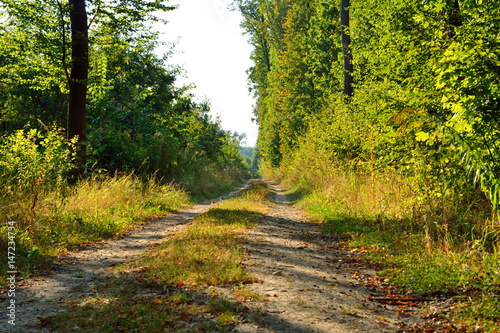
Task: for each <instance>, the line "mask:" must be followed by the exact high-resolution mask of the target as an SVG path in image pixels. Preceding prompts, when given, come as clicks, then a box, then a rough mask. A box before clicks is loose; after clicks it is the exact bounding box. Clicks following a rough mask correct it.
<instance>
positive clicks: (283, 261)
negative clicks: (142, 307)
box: [0, 187, 420, 332]
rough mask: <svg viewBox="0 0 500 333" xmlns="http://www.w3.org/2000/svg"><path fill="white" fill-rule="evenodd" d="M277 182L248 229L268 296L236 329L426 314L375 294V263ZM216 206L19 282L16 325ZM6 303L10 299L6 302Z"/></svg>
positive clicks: (338, 327)
mask: <svg viewBox="0 0 500 333" xmlns="http://www.w3.org/2000/svg"><path fill="white" fill-rule="evenodd" d="M273 190H274V191H275V192H276V204H275V206H274V207H273V209H272V210H271V212H270V213H269V214H268V215H267V216H265V217H264V218H263V220H262V222H261V223H260V224H259V226H258V227H256V228H254V229H253V230H251V231H250V232H248V233H247V238H248V240H247V241H246V243H245V244H244V249H245V251H246V252H247V258H246V259H247V260H245V266H246V269H247V270H248V271H249V272H250V273H251V274H252V275H254V276H256V277H257V278H258V279H260V280H261V283H254V284H249V285H247V286H246V288H247V289H249V290H251V291H255V292H257V293H258V294H259V295H261V296H263V297H264V299H265V300H264V301H253V302H247V303H245V305H246V306H247V307H249V308H250V309H253V310H257V312H258V313H261V315H260V316H259V317H258V318H257V317H254V318H246V317H244V316H243V317H242V320H241V322H240V323H238V324H237V325H236V326H235V327H234V331H237V332H397V331H398V330H400V329H399V327H400V324H401V322H403V321H406V322H409V323H415V322H418V321H419V319H418V317H420V316H417V314H418V313H419V311H420V310H418V309H415V308H412V309H409V310H408V311H407V312H406V313H407V314H413V315H411V316H408V317H406V316H401V315H400V314H399V315H398V307H397V306H394V305H385V304H380V303H375V302H371V301H368V298H369V296H370V294H374V293H376V291H375V289H373V290H372V291H369V290H368V289H367V288H366V287H365V286H364V285H363V283H361V282H360V281H359V279H356V278H355V277H354V276H361V275H363V274H365V276H370V275H371V276H373V275H374V274H375V271H374V270H373V269H372V268H370V265H367V264H365V263H363V262H362V261H360V260H359V258H358V256H357V255H356V254H355V253H353V252H349V251H346V250H344V249H342V248H341V246H339V243H340V240H339V239H338V238H336V237H335V236H332V235H324V234H321V233H320V232H319V231H318V225H317V224H315V223H311V222H310V221H308V219H307V218H306V216H304V215H303V214H302V213H301V212H300V210H298V209H296V208H294V207H291V206H290V205H289V203H288V202H287V198H286V196H285V195H284V194H283V193H282V192H281V191H280V190H279V189H278V188H277V187H273ZM240 191H241V189H240ZM236 192H237V191H235V192H233V193H231V194H230V195H227V196H224V197H221V198H219V199H217V200H213V201H212V202H215V201H218V200H223V199H226V198H228V197H230V196H232V195H234V194H236ZM209 206H210V202H207V203H204V204H200V205H196V206H194V207H192V208H190V209H188V210H185V211H183V212H181V213H177V214H172V215H169V216H167V217H166V218H164V219H161V220H158V221H154V222H151V223H149V224H147V225H145V226H144V227H142V228H141V229H140V230H136V231H134V232H132V233H130V234H128V235H125V236H123V237H122V238H121V239H117V240H109V241H106V242H102V243H100V244H96V245H93V246H91V247H88V248H86V249H85V250H84V251H81V252H78V253H73V254H71V255H69V256H67V257H65V258H63V260H62V263H61V264H60V266H59V268H58V271H57V273H56V274H52V275H50V276H46V277H40V278H37V279H35V280H34V281H32V282H34V283H35V284H34V285H31V286H29V287H22V288H20V289H19V290H18V293H17V295H16V296H17V297H16V303H17V304H20V306H18V313H17V316H16V328H17V330H16V329H15V330H10V332H12V331H19V332H41V331H43V330H42V329H41V328H39V327H34V326H33V325H34V324H36V323H37V322H39V319H40V318H45V317H49V316H53V315H55V314H56V313H57V312H58V311H60V309H59V307H58V303H59V302H65V301H67V300H70V299H72V298H75V299H76V298H79V297H82V295H91V294H92V290H93V288H94V286H95V285H97V284H98V283H100V282H102V281H103V280H104V278H105V277H106V275H107V274H108V271H109V269H108V268H109V267H113V266H115V265H117V264H120V263H122V262H125V261H127V260H130V259H132V258H133V257H136V256H138V255H139V254H141V253H143V252H144V251H145V250H146V249H147V248H148V246H149V245H150V244H153V243H158V242H161V240H162V239H163V238H164V237H165V234H167V233H172V232H175V231H177V230H180V228H183V227H184V226H185V225H186V224H187V223H188V222H189V221H190V220H191V219H192V218H194V217H195V216H196V215H198V214H201V213H203V212H204V211H206V210H207V209H208V208H209ZM219 290H221V292H222V293H223V294H224V295H225V297H227V298H230V299H233V300H237V297H236V296H235V295H234V290H232V289H231V288H219ZM3 296H4V295H3ZM6 305H7V304H5V299H2V307H3V309H6ZM4 311H5V310H4ZM255 312H256V311H254V313H255ZM4 318H5V316H4ZM25 325H28V326H25ZM2 329H5V326H3V327H0V330H2Z"/></svg>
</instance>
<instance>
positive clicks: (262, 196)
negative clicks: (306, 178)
mask: <svg viewBox="0 0 500 333" xmlns="http://www.w3.org/2000/svg"><path fill="white" fill-rule="evenodd" d="M270 205H271V203H270V201H269V199H268V190H267V187H266V185H265V184H264V183H253V184H252V186H251V188H250V189H249V190H247V191H245V193H243V194H242V195H241V196H239V197H236V198H232V199H229V200H225V201H222V202H220V203H218V204H217V205H215V206H214V207H212V208H211V209H210V210H209V211H207V212H206V213H204V214H202V215H200V216H198V217H197V218H196V219H195V220H193V221H192V223H191V224H190V225H189V226H188V227H187V228H185V229H184V230H183V231H181V232H179V233H177V234H173V235H171V237H170V238H169V239H168V240H167V241H165V242H164V243H162V244H159V245H157V246H155V247H153V248H152V249H151V251H148V253H146V254H145V255H144V256H143V257H142V258H140V259H139V260H138V261H136V262H134V263H131V264H126V265H123V266H121V267H117V268H116V277H115V278H113V279H110V282H109V283H106V284H103V285H101V286H99V287H98V288H97V289H96V290H95V291H94V294H93V295H91V296H88V295H86V296H85V297H83V298H82V299H80V300H77V301H74V302H72V303H69V304H67V307H68V308H69V310H68V311H66V312H64V313H61V314H59V315H58V316H57V317H53V318H46V319H44V320H42V322H43V323H44V325H45V326H46V327H48V328H49V329H55V330H57V331H61V332H71V331H74V330H78V331H82V332H116V331H134V330H136V331H139V332H148V331H149V332H196V331H229V330H231V329H232V327H233V325H234V324H235V323H236V322H238V321H239V320H240V317H241V316H245V317H247V318H252V317H258V316H259V315H260V314H259V313H258V311H250V310H249V309H248V308H247V307H246V306H245V305H244V303H243V302H244V301H245V300H248V299H250V298H251V299H258V295H253V294H251V293H250V292H248V291H247V290H246V289H245V287H244V283H246V282H250V281H253V278H252V277H251V276H249V275H248V274H247V273H246V272H245V271H244V267H243V264H242V260H243V259H244V253H243V251H242V250H241V249H240V247H239V244H240V243H241V241H242V240H243V239H244V235H243V232H244V231H245V230H246V229H248V228H250V227H252V226H253V225H255V224H256V223H258V221H259V219H260V217H261V216H262V215H263V214H264V213H265V212H266V211H267V210H268V209H269V206H270ZM221 284H222V285H227V284H233V285H235V289H236V291H237V292H238V293H239V294H240V295H241V297H240V302H234V301H229V300H227V299H225V298H224V297H221V296H219V295H218V292H217V286H218V285H221Z"/></svg>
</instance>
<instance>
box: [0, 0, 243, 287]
mask: <svg viewBox="0 0 500 333" xmlns="http://www.w3.org/2000/svg"><path fill="white" fill-rule="evenodd" d="M77 3H79V4H80V5H81V4H82V3H83V5H84V6H83V8H82V7H81V6H80V7H78V6H79V5H78V4H77ZM77 8H79V9H78V10H80V11H85V14H86V15H87V16H88V17H87V18H86V20H87V21H86V22H87V23H86V27H87V30H88V31H86V34H87V35H86V36H85V38H84V39H83V42H85V44H86V47H87V50H85V48H84V50H83V53H84V57H85V58H87V60H88V64H87V65H88V66H87V68H83V69H84V71H85V69H86V74H85V75H87V77H86V78H85V79H82V78H78V77H75V76H74V74H75V72H76V71H78V70H80V71H81V70H82V68H81V66H82V64H81V63H80V64H78V62H79V61H80V60H81V59H80V56H81V55H78V53H75V48H78V47H79V46H78V45H76V46H75V44H78V43H81V42H82V39H81V38H80V37H81V35H79V34H80V33H83V32H78V31H75V27H74V20H75V18H74V16H73V15H74V11H75V10H76V9H77ZM172 9H173V7H169V6H166V5H165V2H164V1H140V0H134V1H128V0H116V1H101V0H95V1H86V2H85V1H83V2H82V1H67V0H46V1H45V0H44V1H31V0H23V1H7V0H5V1H0V22H1V23H0V24H1V29H0V41H1V42H0V45H1V46H0V82H1V84H0V184H1V185H0V186H1V189H0V211H1V213H0V223H1V229H2V232H1V236H0V248H1V249H2V250H4V251H3V253H7V248H8V247H7V245H8V242H9V238H8V232H7V230H8V227H9V226H12V224H14V225H15V228H16V236H15V241H16V251H15V253H16V256H17V259H16V260H15V261H16V264H17V265H18V266H19V267H18V269H19V271H20V272H22V273H23V274H25V275H29V274H31V272H32V270H33V267H35V266H38V265H40V264H41V263H44V262H46V259H48V258H50V256H53V255H56V254H60V253H63V252H64V251H66V250H68V249H72V248H74V247H76V246H78V245H79V244H82V243H84V242H88V241H94V240H96V239H99V238H102V237H111V236H113V235H115V234H117V233H122V232H124V231H126V230H128V229H129V228H131V227H132V226H134V225H136V224H137V223H139V222H140V221H144V220H147V219H148V218H151V217H154V216H159V215H162V214H165V213H168V212H171V211H175V210H177V209H179V208H181V207H183V206H185V205H188V204H190V203H191V202H192V200H198V199H200V198H206V197H215V196H218V195H220V194H221V193H222V192H225V191H227V190H228V189H230V188H231V187H233V186H234V185H235V184H237V183H241V182H242V181H243V180H244V179H246V178H248V176H249V173H248V171H247V166H246V165H245V162H244V160H243V158H242V157H241V155H240V153H239V151H238V146H239V144H240V142H239V141H238V140H239V136H236V135H232V134H231V133H229V132H226V131H224V130H223V129H222V127H221V124H220V122H219V121H218V120H217V119H213V118H212V117H211V116H210V115H209V111H210V102H209V101H205V102H195V97H194V96H193V95H192V94H191V93H190V89H189V87H188V86H185V87H178V86H176V85H175V81H176V77H177V76H178V75H181V74H182V69H181V68H179V67H177V66H174V65H169V64H168V57H169V54H170V52H172V46H171V47H170V48H169V49H170V51H168V52H167V54H165V55H164V56H159V55H158V54H157V52H156V51H155V50H156V49H157V47H158V46H160V45H161V44H160V42H159V41H158V33H157V32H155V31H154V30H153V29H152V28H151V27H150V26H151V22H155V21H156V22H158V21H161V20H160V19H159V18H158V17H157V16H156V15H157V14H158V13H159V12H161V11H165V10H172ZM80 14H81V13H80ZM75 39H77V40H78V41H75ZM80 46H81V45H80ZM80 51H81V49H80ZM82 57H83V56H82ZM75 62H76V63H77V64H75ZM84 67H85V66H84ZM80 74H82V73H80ZM82 75H83V74H82ZM75 84H76V85H85V89H86V92H83V108H82V105H81V98H80V97H81V96H80V97H78V96H77V97H75V96H74V95H75V94H77V95H78V94H80V95H81V93H82V90H81V88H82V87H79V88H78V87H77V88H75V87H73V85H75ZM75 89H76V90H75ZM79 89H80V90H79ZM75 91H76V92H75ZM72 98H76V100H72ZM78 98H80V99H78ZM70 100H71V101H72V102H70ZM71 103H73V104H75V103H76V104H79V105H78V107H76V106H74V105H73V106H72V105H71ZM75 110H76V111H75ZM75 112H76V113H77V114H76V115H75ZM82 118H83V126H84V127H83V130H82V128H81V125H82ZM70 129H71V130H70ZM78 131H81V132H80V133H78ZM8 222H11V224H8ZM1 262H2V268H1V271H2V272H3V273H2V274H4V273H5V272H7V271H8V269H6V266H5V265H6V264H7V260H6V257H4V258H3V259H2V261H1ZM2 281H5V279H2Z"/></svg>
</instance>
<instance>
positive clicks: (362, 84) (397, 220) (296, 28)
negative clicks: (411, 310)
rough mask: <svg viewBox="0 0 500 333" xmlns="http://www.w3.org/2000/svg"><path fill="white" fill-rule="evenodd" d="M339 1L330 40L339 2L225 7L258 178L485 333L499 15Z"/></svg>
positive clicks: (494, 290)
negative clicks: (242, 66) (348, 80)
mask: <svg viewBox="0 0 500 333" xmlns="http://www.w3.org/2000/svg"><path fill="white" fill-rule="evenodd" d="M342 4H343V5H346V4H347V6H348V12H349V20H347V21H344V20H342V21H343V22H347V23H344V26H343V27H342V26H341V17H340V16H341V1H337V2H331V1H325V0H313V1H301V0H296V1H286V0H236V1H235V2H234V6H235V8H237V9H238V10H240V11H241V13H242V15H243V17H244V22H243V23H242V27H243V28H244V29H245V32H246V34H247V35H248V37H249V39H250V42H251V44H252V45H253V47H254V49H253V53H252V59H253V61H254V66H253V67H252V68H250V69H249V70H248V75H249V81H250V89H251V91H253V93H254V94H255V97H256V98H257V102H256V105H255V117H256V119H257V121H258V123H259V129H260V130H259V137H258V145H257V147H256V152H258V154H259V156H260V163H261V164H260V167H261V171H262V172H263V173H264V175H266V176H269V177H275V178H280V179H282V180H285V181H287V182H288V183H289V184H290V186H291V187H292V188H293V190H294V191H295V193H296V194H300V196H299V197H297V202H298V204H299V205H301V206H302V207H304V209H305V210H306V211H308V212H309V213H310V214H311V215H312V216H313V217H315V218H317V219H318V220H321V221H324V224H323V225H324V228H325V231H326V232H332V233H348V234H350V235H351V236H352V237H351V238H352V241H351V245H352V246H358V247H360V248H362V247H365V248H367V249H375V251H368V252H371V256H372V258H374V259H376V260H379V261H382V262H384V263H386V264H387V265H388V266H389V267H393V268H391V271H390V272H388V274H391V275H392V276H393V277H394V280H395V281H397V282H399V283H400V284H401V285H402V286H405V287H406V288H408V289H411V290H413V291H416V292H418V293H421V294H433V293H443V294H446V295H449V296H456V297H457V299H458V301H457V302H458V303H457V306H456V307H455V308H454V312H453V313H452V318H453V319H454V320H456V321H461V322H463V323H466V324H467V325H468V327H471V328H474V329H476V328H477V329H478V330H489V331H495V330H497V329H498V328H499V327H500V313H499V312H498V306H497V305H498V301H499V299H500V266H499V265H500V264H499V263H500V260H499V257H498V255H499V250H500V247H499V242H498V238H499V236H500V224H499V219H498V213H499V204H500V201H499V197H500V187H499V182H500V177H499V174H498V173H499V164H498V161H497V159H498V156H499V155H500V154H499V153H500V151H499V148H498V147H499V135H500V130H499V127H498V126H499V125H498V124H499V122H498V118H499V107H498V103H499V77H498V75H499V73H500V60H499V58H498V54H499V51H500V49H499V43H500V42H499V39H498V36H499V33H500V21H499V20H498V15H499V14H500V6H498V4H496V3H494V2H492V1H480V0H438V1H406V0H405V1H399V0H396V1H394V0H391V1H388V0H387V1H384V0H383V1H372V0H352V1H350V3H349V1H342ZM342 31H345V32H347V33H348V35H349V37H350V47H349V49H350V55H349V54H348V55H349V57H348V58H350V59H351V63H350V65H352V72H350V73H348V74H350V75H352V77H353V84H352V88H353V93H352V94H351V93H348V94H345V93H344V91H345V90H344V76H345V75H344V74H345V68H348V69H349V67H345V64H344V53H343V45H342V36H341V35H342ZM349 49H347V50H349Z"/></svg>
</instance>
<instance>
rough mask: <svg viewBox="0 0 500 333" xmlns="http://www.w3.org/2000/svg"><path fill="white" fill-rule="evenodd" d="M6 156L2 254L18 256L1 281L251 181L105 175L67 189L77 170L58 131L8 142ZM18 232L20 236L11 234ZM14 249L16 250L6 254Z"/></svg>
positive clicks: (1, 172)
mask: <svg viewBox="0 0 500 333" xmlns="http://www.w3.org/2000/svg"><path fill="white" fill-rule="evenodd" d="M0 151H1V152H2V155H1V157H0V180H1V183H2V188H1V193H0V209H1V214H0V222H1V227H0V230H1V233H0V248H1V249H2V252H3V253H8V251H7V250H9V252H11V253H13V254H14V255H15V257H13V256H11V255H9V256H4V258H2V260H1V261H0V269H1V271H2V272H3V273H2V274H6V272H7V271H11V270H13V269H8V266H7V264H8V262H9V261H11V262H14V263H15V266H16V267H15V269H14V270H17V271H19V273H20V274H23V275H24V276H25V277H27V276H30V275H31V274H32V273H33V272H34V271H35V270H36V269H39V268H43V267H45V268H49V263H50V261H51V260H49V259H50V258H51V257H52V256H56V255H60V254H63V253H65V252H66V251H68V250H72V249H75V248H77V247H79V246H80V245H82V244H85V243H88V242H93V241H97V240H99V239H103V238H110V237H113V236H115V235H117V234H121V233H123V232H125V231H127V230H129V229H131V228H134V227H135V226H137V225H138V224H140V223H143V222H145V221H147V220H149V219H152V218H156V217H158V216H162V215H164V214H167V213H170V212H174V211H176V210H178V209H180V208H182V207H184V206H186V205H190V204H192V203H193V202H194V201H197V200H201V199H204V198H209V197H216V196H218V195H220V194H222V193H224V192H227V191H228V190H229V189H231V188H234V186H236V185H237V184H241V183H242V182H243V181H244V180H245V179H246V178H247V177H248V172H247V171H246V170H245V169H242V168H238V167H237V166H226V167H221V166H218V165H216V164H213V163H212V164H209V163H199V164H198V168H196V169H193V170H191V171H190V172H186V173H185V174H183V176H182V178H181V179H179V180H178V181H177V182H176V181H175V179H174V180H168V181H167V180H165V179H158V178H157V177H155V174H152V175H146V174H144V173H142V174H141V173H137V172H135V173H134V172H132V171H130V172H121V173H119V172H116V173H115V174H112V175H109V174H106V173H104V172H102V171H99V170H96V171H93V172H89V173H88V174H86V175H84V176H83V177H82V178H80V179H79V180H77V181H69V179H70V178H68V173H69V172H70V171H71V169H72V168H73V165H72V163H71V159H70V157H69V152H68V149H67V144H66V143H65V142H64V140H63V139H61V136H60V135H59V133H57V132H56V131H50V132H49V133H48V134H47V133H45V134H44V133H41V132H39V131H36V130H31V131H28V132H25V131H18V132H16V133H15V134H14V135H11V136H8V137H6V138H5V139H4V140H3V141H2V144H1V145H0ZM176 183H177V184H180V185H176ZM12 226H14V227H15V233H14V234H15V235H14V236H13V233H11V234H9V232H8V231H12V230H13V229H12ZM9 227H11V228H9ZM9 242H11V243H10V244H9ZM12 243H14V244H15V249H13V248H8V247H9V246H11V247H12ZM9 257H10V259H9ZM2 281H6V279H2Z"/></svg>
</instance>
